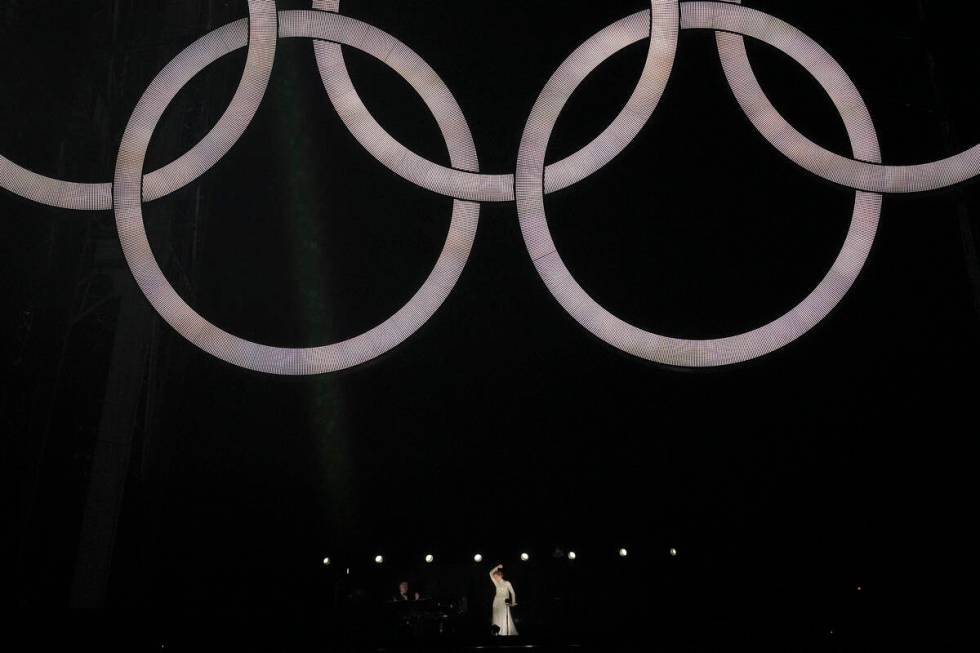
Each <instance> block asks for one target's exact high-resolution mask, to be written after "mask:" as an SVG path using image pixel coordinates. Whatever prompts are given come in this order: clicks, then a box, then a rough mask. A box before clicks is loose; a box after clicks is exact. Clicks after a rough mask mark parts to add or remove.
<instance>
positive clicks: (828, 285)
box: [515, 2, 882, 367]
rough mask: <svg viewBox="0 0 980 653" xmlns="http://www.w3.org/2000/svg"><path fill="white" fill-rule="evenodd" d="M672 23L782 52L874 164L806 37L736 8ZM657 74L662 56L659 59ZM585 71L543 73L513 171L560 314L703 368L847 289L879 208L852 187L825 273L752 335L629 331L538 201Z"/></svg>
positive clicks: (690, 5) (776, 344)
mask: <svg viewBox="0 0 980 653" xmlns="http://www.w3.org/2000/svg"><path fill="white" fill-rule="evenodd" d="M681 27H682V28H686V29H714V30H724V31H730V32H737V33H744V34H746V35H749V36H753V37H755V38H758V39H760V40H763V41H765V42H766V43H769V44H770V45H772V46H774V47H777V48H780V49H783V50H784V51H785V52H786V54H788V55H790V56H791V57H793V58H795V59H796V60H797V61H798V62H799V63H800V64H801V65H803V66H804V67H806V68H807V70H808V71H809V72H810V73H811V74H812V75H813V76H814V77H815V78H816V79H817V81H818V82H819V83H820V84H821V85H822V86H823V88H824V90H825V91H826V92H827V94H828V95H830V98H831V100H832V101H833V102H834V105H835V106H836V107H837V109H838V111H840V113H841V116H842V118H843V119H844V123H845V125H846V126H847V131H848V135H849V136H850V139H851V147H852V149H853V150H854V155H855V156H857V157H859V158H861V159H865V160H868V161H880V152H879V149H878V139H877V137H876V135H875V131H874V125H873V124H872V122H871V116H870V114H869V113H868V109H867V106H866V105H865V104H864V102H863V100H862V99H861V96H860V94H859V93H858V92H857V89H856V88H855V87H854V85H853V84H852V83H850V79H849V78H848V77H847V75H845V74H844V72H843V70H842V69H840V66H839V65H837V63H836V62H835V61H834V60H833V58H832V57H830V55H828V54H827V53H826V52H825V51H824V50H823V49H822V48H821V47H820V46H819V45H818V44H816V43H814V42H813V41H812V40H811V39H810V38H809V37H807V36H806V35H804V34H803V33H801V32H798V31H797V30H795V29H793V28H791V27H790V26H789V25H787V24H786V23H783V22H782V21H779V20H777V19H775V18H773V17H772V16H769V15H767V14H763V13H760V12H758V11H754V10H750V9H747V8H745V7H742V6H739V5H730V4H718V3H713V2H686V3H682V5H681ZM661 65H662V66H663V70H664V72H665V73H666V72H669V70H670V65H671V61H670V60H669V59H667V58H664V59H663V60H662V63H661ZM589 72H591V68H589V67H587V66H583V57H582V55H581V53H580V52H579V51H576V52H574V53H572V55H571V56H570V57H569V58H568V59H566V60H565V62H564V63H563V64H562V65H561V67H559V69H558V71H557V72H555V74H554V75H553V76H552V77H551V79H550V80H549V81H548V83H547V84H546V85H545V87H544V89H543V90H542V92H541V95H540V96H539V97H538V100H537V102H536V103H535V105H534V108H533V110H532V111H531V116H530V118H529V119H528V122H527V126H526V127H525V129H524V135H523V137H522V139H521V146H520V152H519V154H518V161H517V172H516V183H515V186H516V196H517V212H518V215H519V217H520V224H521V232H522V234H523V236H524V242H525V244H526V246H527V249H528V252H529V253H530V255H531V259H532V260H533V262H534V266H535V268H536V269H537V271H538V274H540V276H541V278H542V280H543V281H544V283H545V285H546V286H547V287H548V290H549V291H550V292H551V294H552V295H554V297H555V299H557V300H558V302H559V303H560V304H561V305H562V307H564V309H565V310H566V311H568V313H569V314H570V315H571V316H572V317H573V318H574V319H575V320H576V321H577V322H579V324H581V325H582V326H584V327H585V328H586V329H587V330H589V331H590V332H591V333H593V334H594V335H595V336H596V337H598V338H600V339H602V340H603V341H605V342H607V343H608V344H610V345H612V346H614V347H617V348H618V349H620V350H622V351H624V352H626V353H629V354H632V355H634V356H637V357H639V358H643V359H646V360H649V361H653V362H656V363H662V364H667V365H676V366H683V367H710V366H718V365H728V364H732V363H737V362H741V361H746V360H750V359H752V358H756V357H758V356H762V355H765V354H767V353H770V352H772V351H774V350H776V349H779V348H780V347H783V346H785V345H786V344H788V343H790V342H792V341H793V340H795V339H796V338H798V337H800V336H801V335H803V334H804V333H806V332H807V331H808V330H810V329H812V328H813V327H814V326H815V325H816V324H817V323H818V322H820V320H822V319H823V318H824V317H826V315H827V314H828V313H829V312H830V311H831V310H832V309H833V308H834V306H836V305H837V304H838V303H839V302H840V300H841V299H843V297H844V295H845V294H846V293H847V291H848V290H849V289H850V287H851V285H852V284H853V283H854V280H855V279H856V278H857V275H858V273H859V272H860V271H861V268H862V267H863V265H864V262H865V260H866V259H867V256H868V252H869V251H870V249H871V244H872V242H873V241H874V236H875V232H876V230H877V226H878V219H879V217H880V214H881V200H882V198H881V195H878V194H873V193H865V192H858V193H857V196H856V198H855V203H854V213H853V217H852V219H851V225H850V228H849V230H848V233H847V238H846V239H845V241H844V246H843V248H842V249H841V252H840V254H839V255H838V256H837V259H836V260H835V261H834V264H833V265H832V267H831V269H830V271H829V272H828V273H827V274H826V276H825V277H824V278H823V279H822V280H821V282H820V283H819V284H818V285H817V287H816V289H814V290H813V292H811V293H810V294H809V295H808V296H807V297H806V298H805V299H804V300H803V301H802V302H800V303H799V304H798V305H797V306H796V307H794V308H793V309H792V310H790V311H789V312H788V313H786V314H785V315H783V316H782V317H780V318H778V319H776V320H774V321H773V322H770V323H769V324H766V325H765V326H762V327H759V328H758V329H754V330H752V331H749V332H746V333H742V334H739V335H735V336H730V337H726V338H717V339H710V340H692V339H683V338H670V337H667V336H662V335H658V334H655V333H651V332H649V331H645V330H643V329H640V328H637V327H635V326H633V325H631V324H628V323H626V322H624V321H623V320H621V319H620V318H618V317H616V316H615V315H612V314H611V313H610V312H609V311H608V310H606V309H605V308H603V307H602V306H600V305H599V304H598V303H597V302H596V301H595V300H594V299H593V298H592V297H590V296H589V295H588V294H587V293H586V292H585V290H583V289H582V287H581V286H580V285H579V284H578V282H577V281H575V279H574V278H573V277H572V275H571V273H570V272H569V271H568V268H567V267H566V266H565V264H564V262H563V261H562V260H561V257H560V256H559V254H558V252H557V250H556V248H555V244H554V241H553V240H552V237H551V232H550V230H549V229H548V219H547V214H546V212H545V207H544V188H543V179H544V170H545V162H544V158H545V152H546V151H547V148H548V141H549V140H550V138H551V132H552V130H553V129H554V126H555V123H556V121H557V120H558V116H559V114H560V112H561V110H562V108H563V107H564V106H565V104H566V103H567V101H568V99H569V97H570V96H571V94H572V92H573V91H574V90H575V88H576V87H577V86H578V85H579V84H580V83H581V82H582V80H583V79H584V78H585V77H586V75H588V73H589Z"/></svg>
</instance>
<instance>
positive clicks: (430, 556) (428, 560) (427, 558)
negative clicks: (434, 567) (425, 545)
mask: <svg viewBox="0 0 980 653" xmlns="http://www.w3.org/2000/svg"><path fill="white" fill-rule="evenodd" d="M433 560H435V558H433V557H432V554H431V553H430V554H429V555H427V556H425V561H426V562H432V561H433Z"/></svg>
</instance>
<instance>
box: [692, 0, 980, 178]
mask: <svg viewBox="0 0 980 653" xmlns="http://www.w3.org/2000/svg"><path fill="white" fill-rule="evenodd" d="M721 2H726V3H732V4H739V3H740V2H741V0H721ZM712 13H713V14H714V16H719V15H720V14H723V13H728V10H727V9H726V8H725V7H723V6H721V7H715V8H714V9H713V10H712ZM739 16H749V14H737V13H736V14H729V15H727V16H726V17H725V18H723V19H722V18H719V19H716V20H715V22H725V23H726V24H727V23H729V22H730V21H732V20H738V19H739V18H738V17H739ZM703 18H704V19H705V20H708V21H710V20H711V19H710V18H709V17H708V16H704V17H703ZM748 20H749V23H750V24H746V25H744V28H745V30H746V32H744V33H745V35H746V36H756V35H755V34H749V33H748V30H756V31H759V30H765V31H767V32H769V33H770V34H772V37H773V38H774V39H778V40H779V43H780V44H779V45H777V46H776V47H778V48H780V49H783V48H786V50H784V51H785V52H787V54H790V56H792V57H793V58H794V59H796V60H797V61H802V60H804V59H806V60H808V63H806V64H804V65H805V66H807V67H808V69H811V70H812V69H820V68H825V67H827V66H828V65H830V67H831V68H839V67H838V66H837V65H836V63H834V64H828V62H827V61H826V59H827V58H829V57H830V55H827V54H826V53H825V52H822V51H821V52H819V53H817V52H815V51H813V50H812V48H810V47H809V45H808V43H809V39H806V40H804V39H800V38H799V35H798V34H799V32H798V30H797V29H796V28H794V27H791V26H789V25H787V24H786V23H784V22H783V21H780V20H778V19H776V18H773V17H771V16H767V17H766V18H765V19H762V18H759V17H753V18H751V19H748ZM705 26H706V27H709V26H708V25H705ZM715 38H716V41H717V43H718V53H719V54H720V55H721V63H722V66H723V67H724V70H725V76H726V77H727V78H728V84H729V86H731V87H732V92H733V93H734V94H735V99H736V100H738V103H739V105H740V106H741V107H742V110H743V111H745V113H746V115H747V116H748V117H749V120H750V121H751V122H752V124H753V125H754V126H755V128H756V129H757V130H758V131H759V133H760V134H762V137H763V138H765V139H766V140H767V141H769V143H770V144H771V145H772V146H773V147H775V148H776V149H777V150H778V151H779V152H780V153H781V154H783V156H785V157H786V158H788V159H789V160H790V161H792V162H793V163H795V164H797V165H798V166H800V167H801V168H803V169H804V170H806V171H808V172H810V173H812V174H814V175H817V176H818V177H822V178H823V179H826V180H828V181H832V182H834V183H836V184H840V185H841V186H845V187H847V188H853V189H856V190H866V191H870V192H873V193H918V192H924V191H931V190H938V189H940V188H946V187H948V186H953V185H954V184H958V183H961V182H964V181H966V180H968V179H972V178H973V177H976V176H977V175H978V174H980V145H976V146H974V147H972V148H970V149H968V150H966V151H964V152H960V153H959V154H955V155H953V156H950V157H947V158H944V159H940V160H938V161H932V162H930V163H921V164H916V165H904V166H892V165H884V164H882V163H879V162H878V161H877V160H871V159H868V160H864V161H859V160H855V159H852V158H848V157H845V156H841V155H839V154H836V153H835V152H831V151H830V150H827V149H826V148H824V147H822V146H820V145H817V144H816V143H814V142H813V141H811V140H810V139H809V138H807V137H806V136H804V135H803V134H801V133H800V132H799V131H797V129H796V128H795V127H793V125H791V124H789V122H788V121H787V120H786V119H785V118H783V116H782V115H781V114H780V113H779V112H778V111H777V110H776V108H775V107H774V106H773V105H772V103H771V102H770V101H769V98H767V97H766V93H765V91H763V90H762V86H760V84H759V80H758V78H756V76H755V73H754V72H753V71H752V64H751V63H749V56H748V52H746V50H745V40H744V39H743V38H742V36H741V34H735V33H726V32H723V31H719V32H718V33H717V35H716V37H715ZM790 51H794V52H790ZM839 72H840V73H841V74H843V76H844V77H847V75H846V74H845V73H843V70H842V69H840V71H839ZM839 83H840V84H845V83H846V84H852V82H851V81H850V80H849V79H848V80H847V82H844V81H843V80H840V82H839ZM862 104H863V103H862ZM858 158H861V157H860V156H859V157H858Z"/></svg>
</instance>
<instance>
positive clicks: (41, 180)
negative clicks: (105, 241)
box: [0, 0, 278, 211]
mask: <svg viewBox="0 0 980 653" xmlns="http://www.w3.org/2000/svg"><path fill="white" fill-rule="evenodd" d="M248 15H249V19H248V20H247V21H245V20H240V21H235V22H234V23H230V24H228V25H225V26H224V27H222V28H220V29H217V30H215V31H213V32H211V33H209V34H207V35H206V36H204V37H202V38H200V39H198V40H197V41H196V42H195V43H193V44H192V45H191V46H189V47H188V48H187V49H185V50H184V51H183V52H182V53H181V56H182V57H184V59H182V60H181V61H187V64H186V65H191V63H190V61H189V60H190V59H192V58H195V57H200V56H207V57H212V61H214V60H216V59H219V58H220V57H222V56H224V55H226V54H228V53H229V52H233V51H234V50H236V49H238V47H241V46H238V47H229V46H230V44H231V43H240V42H241V41H242V40H243V39H247V42H248V44H249V49H248V58H247V60H246V63H245V70H244V72H243V73H242V78H241V81H240V82H239V84H238V89H237V90H236V91H235V95H234V96H233V97H232V99H231V102H230V103H229V104H228V108H227V109H225V112H224V113H223V114H222V115H221V118H220V119H218V122H217V123H215V125H214V127H213V128H212V129H211V131H209V132H208V134H207V136H205V137H204V138H203V139H201V141H200V142H199V143H197V145H195V146H194V147H192V148H191V149H190V150H188V151H187V152H186V153H184V155H183V156H181V157H180V158H179V159H177V160H175V161H172V162H170V163H169V164H167V165H165V166H164V167H162V168H160V169H159V170H156V171H155V172H151V173H150V174H148V175H147V176H146V179H144V180H143V198H144V200H146V201H148V202H149V201H152V200H155V199H159V198H161V197H164V196H166V195H169V194H170V193H172V192H174V191H175V190H177V189H179V188H183V187H184V186H186V185H187V184H189V183H191V182H192V181H194V180H195V179H197V178H199V177H200V176H201V175H203V174H204V173H205V172H207V171H208V170H210V169H211V167H212V166H214V164H216V163H217V162H218V161H220V160H221V158H222V157H223V156H224V155H225V154H227V153H228V151H229V150H231V148H232V146H233V145H234V144H235V143H236V142H238V139H239V138H241V136H242V134H243V133H244V132H245V128H246V127H248V124H249V123H250V122H251V121H252V117H253V116H254V115H255V112H256V111H257V110H258V108H259V102H261V101H262V96H263V95H265V88H266V86H267V85H268V83H269V77H270V76H271V75H272V62H273V60H274V59H275V55H276V38H277V32H278V26H277V24H276V3H275V0H248ZM203 53H206V54H203ZM0 188H6V189H7V190H9V191H11V192H13V193H16V194H17V195H20V196H21V197H24V198H27V199H29V200H33V201H35V202H38V203H40V204H47V205H48V206H56V207H58V208H63V209H78V210H85V211H108V210H109V209H111V208H112V184H81V183H77V182H73V181H62V180H60V179H52V178H51V177H45V176H44V175H40V174H38V173H36V172H31V171H30V170H27V169H26V168H23V167H21V166H19V165H17V164H16V163H14V162H13V161H10V160H9V159H6V158H4V157H3V156H0Z"/></svg>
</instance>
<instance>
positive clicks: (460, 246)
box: [113, 11, 480, 375]
mask: <svg viewBox="0 0 980 653" xmlns="http://www.w3.org/2000/svg"><path fill="white" fill-rule="evenodd" d="M279 25H280V35H281V36H282V37H306V38H312V39H323V40H329V41H334V42H337V43H343V44H345V45H350V46H352V47H355V48H358V49H360V50H363V51H365V52H367V53H368V54H370V55H372V56H374V57H377V58H378V59H380V60H381V61H385V62H386V63H389V64H390V65H393V67H394V68H395V70H396V71H399V72H402V66H401V65H398V64H394V63H393V62H392V60H391V57H395V58H396V59H397V60H398V61H399V62H400V63H401V64H408V68H409V69H410V70H411V74H406V80H407V81H408V82H409V83H410V84H412V85H413V86H414V87H415V88H416V90H420V89H419V85H420V84H425V83H426V81H427V80H431V79H432V78H433V76H434V75H435V73H434V72H432V70H431V68H429V66H428V65H427V64H425V62H423V61H422V60H421V58H419V57H418V56H417V55H415V54H414V53H412V52H411V51H410V50H408V49H407V48H406V47H405V46H404V45H402V44H401V43H400V42H398V41H397V40H396V39H394V38H393V37H392V36H390V35H388V34H386V33H385V32H382V31H381V30H378V29H376V28H374V27H371V26H370V25H367V24H365V23H362V22H360V21H358V20H355V19H353V18H348V17H346V16H340V15H338V14H332V13H327V12H320V11H282V12H279ZM196 45H197V44H195V45H192V46H191V47H190V48H188V49H187V50H185V51H184V52H183V53H181V55H180V56H178V58H177V59H175V60H174V61H172V62H171V63H170V64H168V65H167V66H166V67H165V68H164V69H163V70H162V71H161V72H160V74H159V75H158V76H157V77H156V79H154V80H153V82H152V83H151V84H150V86H149V88H148V89H147V90H146V92H145V93H144V94H143V97H142V98H141V99H140V101H139V103H138V104H137V106H136V109H135V110H134V112H133V115H132V117H131V118H130V120H129V124H128V125H127V127H126V131H125V133H124V134H123V138H122V143H121V145H120V148H119V158H118V160H117V163H116V173H115V179H114V197H113V206H114V209H115V216H116V226H117V228H118V231H119V239H120V241H121V243H122V248H123V253H124V254H125V255H126V261H127V263H128V264H129V267H130V269H131V270H132V273H133V276H134V277H135V278H136V282H137V283H138V284H139V286H140V288H141V289H142V291H143V293H144V294H145V295H146V297H147V299H149V300H150V303H151V304H153V307H154V308H155V309H156V310H157V312H158V313H159V314H160V315H161V316H162V317H163V319H165V320H166V321H167V322H168V323H169V324H170V325H171V326H172V327H173V328H174V329H175V330H176V331H177V332H178V333H180V334H181V335H182V336H184V337H185V338H186V339H187V340H189V341H190V342H191V343H193V344H194V345H196V346H198V347H200V348H201V349H203V350H204V351H206V352H207V353H209V354H211V355H213V356H216V357H217V358H220V359H222V360H225V361H227V362H229V363H232V364H234V365H237V366H239V367H243V368H247V369H250V370H256V371H259V372H268V373H271V374H291V375H298V374H319V373H324V372H331V371H336V370H340V369H344V368H348V367H351V366H354V365H358V364H360V363H364V362H366V361H368V360H370V359H372V358H374V357H376V356H379V355H380V354H382V353H384V352H386V351H388V350H390V349H391V348H393V347H395V346H396V345H398V344H399V343H401V342H402V341H404V340H405V339H406V338H408V337H409V336H410V335H411V334H412V333H414V332H415V331H416V330H417V329H418V328H419V327H421V326H422V324H424V323H425V322H426V321H427V320H428V319H429V318H430V317H431V316H432V314H433V313H435V311H436V310H437V309H438V308H439V306H440V305H441V304H442V302H443V301H444V300H445V299H446V297H447V296H448V295H449V292H450V291H451V290H452V288H453V286H454V285H455V284H456V281H457V280H458V279H459V275H460V273H461V272H462V270H463V267H464V266H465V264H466V260H467V258H468V257H469V253H470V249H471V247H472V245H473V239H474V237H475V235H476V228H477V222H478V219H479V211H480V207H479V204H474V203H471V202H462V201H455V202H454V203H453V215H452V221H451V223H450V227H449V234H448V236H447V238H446V243H445V245H444V247H443V250H442V253H441V254H440V256H439V259H438V261H437V262H436V264H435V267H434V268H433V270H432V272H431V273H430V274H429V277H428V278H427V279H426V280H425V283H423V285H422V287H421V288H420V289H419V290H418V292H417V293H416V294H415V295H414V296H413V297H412V298H411V299H410V300H409V302H408V303H407V304H406V305H405V306H403V307H402V308H401V309H400V310H399V311H398V312H397V313H395V314H394V315H393V316H391V317H390V318H388V319H387V320H385V321H384V322H383V323H381V324H379V325H378V326H376V327H374V328H373V329H371V330H370V331H367V332H366V333H363V334H361V335H359V336H356V337H354V338H350V339H348V340H344V341H342V342H339V343H336V344H332V345H326V346H322V347H309V348H285V347H270V346H268V345H263V344H259V343H255V342H251V341H248V340H245V339H243V338H240V337H238V336H235V335H232V334H230V333H228V332H226V331H224V330H222V329H220V328H219V327H217V326H215V325H213V324H211V323H210V322H209V321H207V320H206V319H204V318H203V317H201V315H199V314H198V313H197V312H195V311H194V309H192V308H191V307H190V306H189V305H188V304H187V303H186V302H185V301H184V300H183V298H181V297H180V296H179V295H178V294H177V292H176V291H175V290H174V289H173V287H172V286H171V285H170V283H169V282H168V281H167V279H166V277H165V276H164V274H163V271H162V270H161V269H160V266H159V264H158V263H157V261H156V259H155V257H154V256H153V252H152V250H151V248H150V243H149V241H148V240H147V237H146V230H145V226H144V224H143V210H142V202H141V195H140V181H141V179H142V170H143V164H144V162H145V158H146V150H147V147H148V145H149V142H150V138H151V136H152V135H153V131H154V129H155V128H156V125H157V123H158V122H159V120H160V117H161V116H162V115H163V112H164V110H165V109H166V107H167V106H168V105H169V104H170V102H171V101H172V100H173V98H174V96H175V95H176V94H177V93H178V92H179V91H180V89H181V88H183V87H184V86H185V85H186V84H187V83H188V82H189V81H190V80H191V78H193V77H194V76H195V75H196V74H197V73H198V72H200V71H201V70H203V69H204V68H205V67H207V66H208V65H209V64H211V63H212V62H214V61H215V60H216V59H217V58H218V57H220V56H221V55H222V54H223V53H224V51H223V50H201V49H199V48H197V47H195V46H196ZM228 45H229V49H227V51H232V50H234V49H235V47H234V46H236V45H237V46H238V47H241V46H243V45H244V43H243V42H232V43H229V44H228ZM266 47H274V45H272V46H266ZM258 54H261V53H258ZM258 54H257V56H258ZM450 97H451V96H450ZM447 101H448V100H447ZM430 106H431V105H430ZM432 108H433V110H434V111H437V112H441V113H440V115H437V120H438V122H439V124H440V127H441V128H442V132H443V136H444V137H445V138H446V143H447V145H448V147H449V155H450V159H451V161H452V164H453V165H454V166H458V167H460V168H467V169H472V170H476V169H478V168H477V157H476V148H475V147H474V146H473V139H472V136H471V135H470V133H469V128H468V127H467V125H466V122H465V120H462V119H461V118H462V112H461V111H460V110H459V107H458V106H455V105H454V102H449V103H448V104H439V105H437V106H434V107H432ZM451 114H455V115H456V116H458V117H459V118H460V119H459V120H446V119H445V117H446V115H451Z"/></svg>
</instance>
